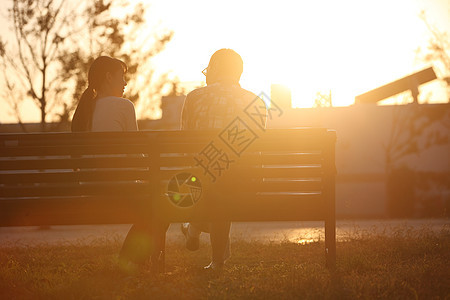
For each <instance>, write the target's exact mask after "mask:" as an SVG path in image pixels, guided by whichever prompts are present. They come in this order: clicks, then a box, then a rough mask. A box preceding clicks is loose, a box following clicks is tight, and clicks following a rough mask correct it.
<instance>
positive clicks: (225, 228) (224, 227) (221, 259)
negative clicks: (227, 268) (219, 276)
mask: <svg viewBox="0 0 450 300" xmlns="http://www.w3.org/2000/svg"><path fill="white" fill-rule="evenodd" d="M230 229H231V222H214V223H211V233H210V238H211V247H212V262H211V264H210V265H209V266H208V267H211V268H214V267H219V268H220V267H222V266H223V264H224V263H225V261H226V260H227V259H228V258H229V257H230V255H231V249H230V246H231V245H230Z"/></svg>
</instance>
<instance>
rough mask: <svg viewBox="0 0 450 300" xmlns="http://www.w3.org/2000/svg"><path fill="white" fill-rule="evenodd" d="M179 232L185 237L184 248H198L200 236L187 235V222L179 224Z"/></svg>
mask: <svg viewBox="0 0 450 300" xmlns="http://www.w3.org/2000/svg"><path fill="white" fill-rule="evenodd" d="M181 232H182V233H183V235H184V237H185V238H186V249H188V250H191V251H195V250H198V248H200V238H199V237H192V236H190V235H189V223H182V224H181Z"/></svg>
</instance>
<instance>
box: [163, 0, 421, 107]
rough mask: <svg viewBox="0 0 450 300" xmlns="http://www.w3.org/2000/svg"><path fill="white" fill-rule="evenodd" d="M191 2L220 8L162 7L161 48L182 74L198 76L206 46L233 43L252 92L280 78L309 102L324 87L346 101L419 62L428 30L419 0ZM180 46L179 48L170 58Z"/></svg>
mask: <svg viewBox="0 0 450 300" xmlns="http://www.w3.org/2000/svg"><path fill="white" fill-rule="evenodd" d="M194 2H195V5H202V7H204V9H205V11H209V10H211V9H213V10H217V9H220V11H221V14H220V15H218V14H205V13H199V14H198V15H196V13H195V12H193V15H191V16H190V18H189V22H188V23H186V22H181V23H182V24H183V26H179V25H177V24H179V21H180V20H183V19H184V18H185V17H184V16H183V14H181V12H183V11H184V9H189V7H190V5H191V6H192V5H194V4H192V3H191V4H187V3H186V4H184V5H185V7H184V8H183V7H180V9H179V10H178V11H179V12H180V13H175V14H173V10H171V13H170V14H166V15H164V18H166V20H172V23H170V22H169V23H170V24H169V26H171V24H173V28H174V31H175V36H174V40H173V45H169V46H168V49H167V50H168V51H169V52H171V51H172V53H173V54H174V55H173V56H171V57H172V59H170V60H169V59H168V60H166V61H165V62H166V63H168V64H172V66H173V70H174V73H176V74H179V78H180V79H181V80H182V81H183V80H186V81H192V80H199V81H200V80H202V78H201V77H200V75H201V74H200V71H201V69H202V68H203V67H204V66H205V65H206V64H207V62H208V60H209V57H210V56H211V55H212V53H214V51H215V50H217V49H220V48H233V49H234V50H236V51H237V52H238V53H240V54H241V56H242V57H243V59H244V73H243V75H242V78H241V85H242V86H243V87H244V88H246V89H249V90H251V91H252V92H254V93H255V94H260V93H261V92H264V93H265V94H267V95H270V85H271V84H282V85H285V86H287V87H288V88H290V89H291V94H292V102H293V106H294V107H311V106H312V105H313V103H314V96H315V94H316V93H317V92H325V93H329V92H330V91H331V95H332V102H333V105H334V106H346V105H351V104H353V103H354V98H355V96H357V95H359V94H361V93H364V92H366V91H369V90H371V89H373V88H376V87H378V86H381V85H384V84H386V83H388V82H390V81H393V80H396V79H398V78H401V77H403V76H406V75H408V74H410V73H413V72H415V71H418V70H420V69H422V68H423V67H424V64H422V65H421V64H418V63H417V61H416V59H415V58H416V57H415V50H416V49H417V47H418V46H420V45H423V44H424V43H425V42H426V41H427V38H428V36H427V33H426V28H425V26H424V24H423V22H422V21H421V20H420V18H419V17H418V15H419V13H420V10H421V9H423V6H424V3H422V2H420V0H416V1H406V0H399V1H393V2H392V1H388V0H380V1H378V2H369V1H357V0H346V1H331V0H321V1H309V2H304V1H288V0H280V1H261V2H258V4H257V5H256V4H255V3H254V2H251V1H244V2H242V1H241V2H239V5H234V4H237V1H235V0H230V3H228V4H227V5H221V4H220V2H216V1H194ZM189 3H190V2H189ZM236 7H239V9H237V8H236ZM225 24H226V25H225ZM172 47H173V48H172ZM180 48H183V55H182V56H181V57H180V58H179V59H178V60H176V59H175V60H174V59H173V58H174V57H175V56H176V55H175V52H176V51H175V49H180ZM166 65H167V64H166Z"/></svg>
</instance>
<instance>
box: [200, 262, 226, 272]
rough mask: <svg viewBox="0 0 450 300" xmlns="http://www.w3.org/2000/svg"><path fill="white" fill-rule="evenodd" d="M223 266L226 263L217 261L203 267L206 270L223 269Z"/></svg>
mask: <svg viewBox="0 0 450 300" xmlns="http://www.w3.org/2000/svg"><path fill="white" fill-rule="evenodd" d="M223 266H224V264H223V263H222V264H218V263H215V262H211V263H210V264H209V265H207V266H206V267H204V268H203V269H204V270H206V271H222V270H223Z"/></svg>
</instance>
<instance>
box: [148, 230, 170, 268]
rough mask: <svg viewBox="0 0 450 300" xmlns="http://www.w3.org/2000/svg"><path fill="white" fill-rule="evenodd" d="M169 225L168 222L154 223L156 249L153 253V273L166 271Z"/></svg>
mask: <svg viewBox="0 0 450 300" xmlns="http://www.w3.org/2000/svg"><path fill="white" fill-rule="evenodd" d="M168 227H169V224H167V223H154V224H153V239H154V246H155V248H154V251H153V253H152V255H151V258H150V259H151V263H152V267H151V268H152V273H164V272H165V253H166V251H165V248H166V231H167V229H168Z"/></svg>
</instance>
